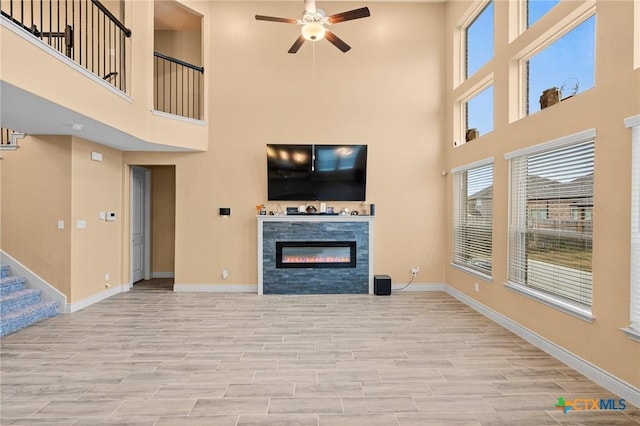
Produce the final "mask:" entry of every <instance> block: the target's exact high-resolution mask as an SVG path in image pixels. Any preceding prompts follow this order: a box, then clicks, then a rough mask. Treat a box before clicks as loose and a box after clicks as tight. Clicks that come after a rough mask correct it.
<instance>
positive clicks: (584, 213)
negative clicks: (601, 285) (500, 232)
mask: <svg viewBox="0 0 640 426" xmlns="http://www.w3.org/2000/svg"><path fill="white" fill-rule="evenodd" d="M594 138H595V131H592V130H589V131H586V132H583V133H580V134H576V135H572V136H569V137H567V138H562V139H559V140H557V141H553V142H549V143H547V144H542V145H540V146H538V147H533V148H528V149H525V150H522V151H517V152H515V153H511V154H507V155H506V156H505V157H506V158H507V159H510V160H511V173H512V174H511V216H510V224H509V285H511V286H515V287H516V288H519V289H521V290H527V291H525V293H527V294H530V295H532V296H534V297H536V296H539V297H538V298H539V299H541V300H542V301H546V302H550V303H551V304H552V305H556V306H559V307H561V308H568V309H567V310H569V311H572V313H578V314H579V315H580V314H584V315H585V316H587V315H588V316H590V311H591V309H590V307H591V285H592V274H591V254H592V235H593V225H592V224H593V222H592V208H593V158H594ZM542 208H544V209H546V213H545V214H541V213H540V209H542Z"/></svg>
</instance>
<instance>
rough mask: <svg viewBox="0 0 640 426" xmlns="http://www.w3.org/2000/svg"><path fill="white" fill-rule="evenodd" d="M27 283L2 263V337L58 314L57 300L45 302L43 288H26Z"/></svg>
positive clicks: (0, 301) (0, 298)
mask: <svg viewBox="0 0 640 426" xmlns="http://www.w3.org/2000/svg"><path fill="white" fill-rule="evenodd" d="M25 283H26V279H25V278H24V277H14V276H9V267H8V266H6V265H0V337H2V336H6V335H7V334H9V333H13V332H15V331H18V330H21V329H23V328H25V327H28V326H30V325H31V324H34V323H36V322H38V321H41V320H43V319H46V318H51V317H55V316H56V315H58V303H57V302H43V301H42V300H41V297H40V293H41V290H35V289H30V288H25Z"/></svg>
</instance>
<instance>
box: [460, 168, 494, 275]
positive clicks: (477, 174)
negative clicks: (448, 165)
mask: <svg viewBox="0 0 640 426" xmlns="http://www.w3.org/2000/svg"><path fill="white" fill-rule="evenodd" d="M452 173H453V184H454V194H453V197H454V202H453V203H454V204H453V263H454V265H458V266H461V267H463V268H466V269H471V270H472V271H473V272H478V273H480V274H483V275H487V276H488V277H490V276H491V262H492V260H491V253H492V246H493V243H492V237H493V158H490V159H487V160H484V161H482V162H479V163H474V164H472V165H470V166H466V167H461V168H458V169H454V170H452Z"/></svg>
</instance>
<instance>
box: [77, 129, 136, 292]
mask: <svg viewBox="0 0 640 426" xmlns="http://www.w3.org/2000/svg"><path fill="white" fill-rule="evenodd" d="M92 151H95V152H99V153H101V154H102V161H92V160H91V152H92ZM70 190H71V217H72V224H73V225H75V224H76V223H77V221H79V220H84V221H85V222H86V228H85V229H78V228H77V227H76V226H72V229H71V294H70V299H71V300H70V302H71V303H73V302H77V301H79V300H82V299H84V298H86V297H89V296H93V295H95V294H97V293H100V292H101V291H104V290H105V282H108V283H109V284H111V285H120V284H122V283H123V274H122V270H123V268H122V252H121V248H122V244H123V217H124V211H123V209H122V152H120V151H117V150H114V149H110V148H107V147H105V146H104V145H98V144H94V143H92V142H88V141H85V140H83V139H80V138H76V137H74V138H73V140H72V152H71V188H70ZM100 212H115V213H116V220H115V221H106V220H100V219H99V218H98V214H99V213H100ZM127 241H128V238H127ZM105 274H109V280H105Z"/></svg>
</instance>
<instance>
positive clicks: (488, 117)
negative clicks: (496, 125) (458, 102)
mask: <svg viewBox="0 0 640 426" xmlns="http://www.w3.org/2000/svg"><path fill="white" fill-rule="evenodd" d="M463 107H464V111H465V132H467V137H466V140H467V141H469V140H471V139H470V138H469V133H468V131H469V130H477V132H478V133H477V136H482V135H484V134H487V133H489V132H491V131H493V85H491V86H489V87H487V88H486V89H484V90H482V91H481V92H480V93H478V94H477V95H475V96H474V97H472V98H471V99H469V100H468V101H466V102H464V103H463Z"/></svg>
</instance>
